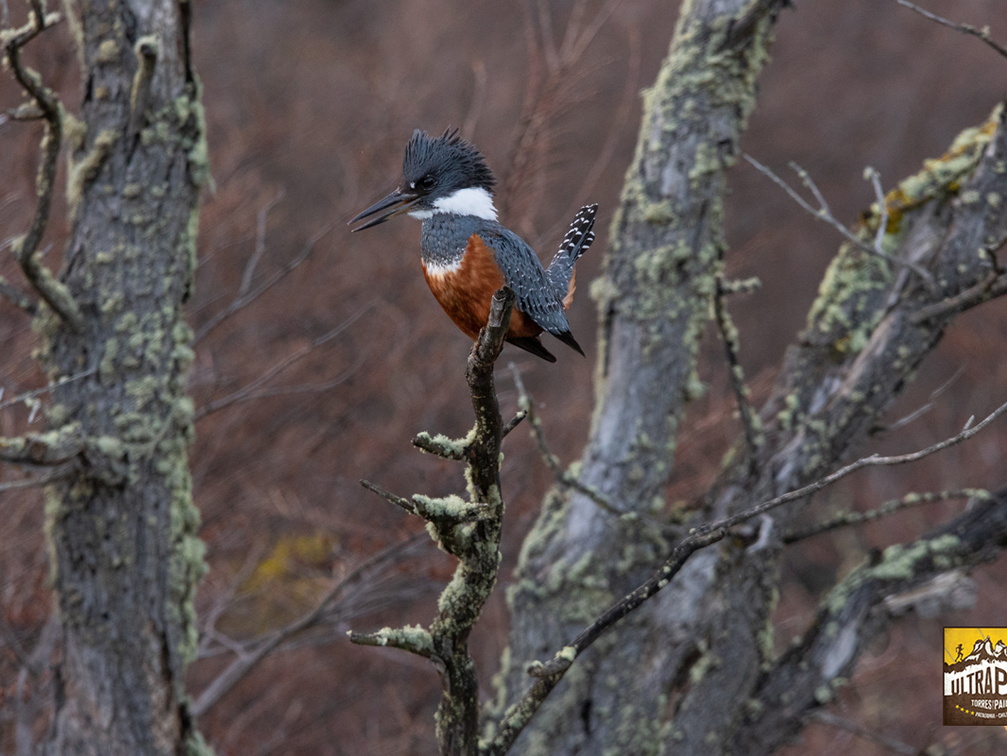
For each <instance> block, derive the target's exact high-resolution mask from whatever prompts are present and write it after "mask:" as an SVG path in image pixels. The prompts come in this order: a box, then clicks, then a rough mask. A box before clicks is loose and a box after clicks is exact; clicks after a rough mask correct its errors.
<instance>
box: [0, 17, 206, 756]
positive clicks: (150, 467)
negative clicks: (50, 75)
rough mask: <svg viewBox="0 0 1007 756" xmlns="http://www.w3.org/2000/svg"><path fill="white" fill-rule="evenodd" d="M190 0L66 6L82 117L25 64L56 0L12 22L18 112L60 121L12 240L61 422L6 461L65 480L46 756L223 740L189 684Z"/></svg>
mask: <svg viewBox="0 0 1007 756" xmlns="http://www.w3.org/2000/svg"><path fill="white" fill-rule="evenodd" d="M50 5H51V3H50ZM183 5H184V3H182V4H180V3H179V2H177V0H120V1H119V2H115V3H78V4H74V3H65V4H64V6H63V10H64V11H65V12H66V13H67V14H69V19H68V23H69V26H70V32H71V33H70V35H68V37H69V38H70V39H72V41H73V43H74V44H76V45H77V46H78V53H79V61H80V73H81V76H82V81H81V84H82V86H81V93H80V97H79V101H80V103H81V105H80V110H79V112H78V113H77V114H72V113H70V112H68V111H67V110H66V109H65V108H64V107H63V105H62V104H61V103H60V102H59V100H58V99H57V98H56V95H55V94H54V93H53V91H52V90H50V89H49V88H48V87H46V86H45V84H44V83H43V82H42V80H41V77H40V76H39V74H38V73H37V72H36V71H33V70H31V69H30V68H28V67H27V66H26V65H25V63H24V60H23V57H22V50H23V47H24V45H25V44H27V43H28V42H29V41H30V40H31V39H32V38H34V37H35V36H37V35H38V34H40V33H42V32H43V31H44V30H45V29H47V28H48V27H50V26H52V24H54V23H56V20H57V16H56V15H55V14H51V13H46V12H45V3H44V2H42V0H29V3H28V6H29V7H28V20H27V23H26V24H25V26H24V27H22V28H20V29H13V30H3V31H2V32H0V45H2V48H3V54H4V57H5V59H6V61H7V63H8V64H9V68H10V71H11V75H12V76H13V77H14V78H15V79H16V80H17V82H18V83H19V84H20V86H21V88H22V89H23V90H24V91H25V92H26V94H27V95H28V98H29V103H28V107H24V108H21V109H20V111H19V114H20V115H23V116H24V117H37V118H39V119H40V120H41V121H42V125H43V129H44V133H43V137H42V142H41V148H40V153H41V154H40V158H39V171H38V174H37V177H36V182H35V189H36V195H37V196H36V207H35V209H34V212H33V215H32V217H31V220H30V223H29V225H28V230H27V232H26V233H25V234H24V235H23V236H21V237H19V238H17V239H16V240H14V242H13V251H14V253H15V255H16V257H17V259H18V262H19V264H20V267H21V269H22V271H23V273H24V275H25V278H26V279H27V281H28V282H29V284H30V285H31V286H32V287H33V288H34V289H35V291H36V292H37V293H38V295H39V297H40V299H41V300H42V302H43V303H44V305H45V306H39V307H38V308H37V310H36V312H35V318H34V321H35V322H34V327H35V330H36V332H37V334H38V339H39V348H38V350H37V355H38V359H39V362H40V366H41V368H42V369H43V371H44V373H45V375H46V376H47V378H48V384H49V385H48V394H49V401H48V402H47V403H46V404H45V406H44V412H45V418H46V421H47V423H48V427H49V428H50V430H49V431H46V432H44V433H39V434H36V435H34V436H26V437H24V438H22V439H7V440H5V441H4V443H3V447H4V448H3V454H2V458H3V459H5V460H10V461H14V462H19V463H28V464H36V465H37V464H46V465H58V467H56V468H53V469H52V472H56V471H57V470H59V471H60V473H61V474H60V475H58V476H56V477H54V478H53V479H52V480H51V482H50V483H49V485H48V486H47V491H46V495H47V497H48V500H47V505H46V517H47V524H46V536H47V538H48V541H49V554H50V559H51V562H52V571H51V574H52V589H53V594H54V597H55V604H56V606H57V611H56V615H57V616H58V618H59V623H60V631H59V654H58V657H59V659H60V667H59V674H58V678H59V680H60V686H59V688H60V695H58V696H55V697H54V701H53V708H52V711H51V716H50V717H49V727H48V728H47V732H46V733H45V735H44V737H45V741H46V742H45V743H44V744H34V745H35V746H37V747H35V748H34V749H33V750H40V751H41V750H44V751H45V752H46V753H50V754H54V755H55V754H74V756H98V755H99V754H100V756H120V755H122V756H132V754H137V753H144V754H163V755H164V756H168V755H169V754H171V755H172V756H174V754H178V753H181V752H188V753H194V754H195V753H199V752H200V751H201V750H202V749H203V747H204V746H203V743H202V739H201V738H200V736H199V733H198V731H197V728H196V725H195V722H194V719H193V717H192V714H191V711H190V709H189V701H188V696H187V694H186V691H185V672H186V668H187V666H188V663H189V662H190V661H191V659H192V658H193V657H194V656H195V652H196V646H197V636H196V623H195V610H194V603H193V598H194V595H195V588H196V583H197V581H198V579H199V577H200V576H201V575H202V573H203V570H204V562H203V547H202V544H201V543H200V541H199V540H198V538H197V537H196V531H197V528H198V524H199V512H198V510H197V509H196V508H195V506H194V504H193V501H192V496H191V480H190V477H189V470H188V450H189V442H190V440H191V438H192V415H193V407H192V402H191V400H190V399H189V398H188V396H187V395H186V386H187V376H186V372H187V368H188V366H189V364H190V362H191V360H192V356H193V354H192V349H191V346H190V345H191V339H192V332H191V330H190V329H189V327H188V325H187V324H186V322H185V319H184V313H183V304H184V302H185V301H186V299H187V298H188V295H189V292H190V290H191V286H192V274H193V271H194V268H195V259H196V233H197V228H198V217H199V210H198V199H199V192H200V187H201V186H202V184H203V183H204V182H205V181H206V180H207V177H208V172H209V171H208V162H207V153H206V142H205V139H204V131H205V128H204V123H203V112H202V109H201V104H200V101H199V96H200V95H199V87H198V83H197V82H196V80H195V77H194V74H193V70H192V64H191V61H190V60H189V44H188V34H189V29H188V24H187V18H188V15H187V13H184V12H180V10H184V8H182V6H183ZM56 42H57V44H58V40H56ZM152 53H156V54H152ZM62 150H65V151H66V153H67V157H68V170H67V184H66V200H67V202H66V204H67V215H68V225H69V227H70V233H69V240H68V242H67V244H66V247H65V248H64V249H63V250H61V252H60V253H59V254H58V255H56V256H55V257H56V258H57V259H58V260H59V261H60V262H61V268H60V269H59V270H58V271H50V270H49V269H48V268H47V267H46V266H44V265H43V264H42V260H41V251H40V245H41V242H42V239H43V235H44V234H45V232H46V226H47V224H48V222H49V219H50V217H49V216H50V211H51V208H52V202H53V194H54V192H55V190H56V187H55V186H54V182H55V180H56V175H57V170H56V169H57V161H58V158H59V155H60V154H61V151H62ZM28 745H32V744H26V747H27V746H28Z"/></svg>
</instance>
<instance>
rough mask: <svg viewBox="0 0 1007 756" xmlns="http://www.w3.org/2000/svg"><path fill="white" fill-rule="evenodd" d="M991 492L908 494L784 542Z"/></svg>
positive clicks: (845, 514)
mask: <svg viewBox="0 0 1007 756" xmlns="http://www.w3.org/2000/svg"><path fill="white" fill-rule="evenodd" d="M989 495H990V494H989V491H985V490H983V489H980V488H962V489H960V490H958V491H936V492H933V491H927V492H924V493H907V494H906V495H905V496H903V497H902V498H900V499H891V500H889V501H886V502H884V503H883V504H881V505H880V506H879V507H877V508H876V509H871V510H868V511H866V512H841V513H839V514H838V515H836V516H835V517H832V518H831V519H828V520H826V521H825V522H820V523H818V524H816V525H812V526H811V527H808V528H805V529H804V530H798V531H794V532H793V533H787V534H786V535H785V536H783V542H784V543H785V544H791V543H796V542H797V541H803V540H804V539H806V538H812V537H814V536H817V535H822V534H823V533H828V532H829V531H832V530H837V529H839V528H845V527H849V526H852V525H860V524H862V523H865V522H871V521H873V520H879V519H881V518H882V517H887V516H888V515H890V514H894V513H895V512H899V511H901V510H903V509H910V508H912V507H919V506H922V505H924V504H932V503H933V502H935V501H950V500H952V499H973V498H974V499H988V498H989Z"/></svg>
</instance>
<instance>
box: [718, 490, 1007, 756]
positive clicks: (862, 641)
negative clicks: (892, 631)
mask: <svg viewBox="0 0 1007 756" xmlns="http://www.w3.org/2000/svg"><path fill="white" fill-rule="evenodd" d="M1005 548H1007V490H1001V491H998V492H997V493H995V494H993V495H992V496H987V497H984V498H980V499H976V500H974V501H973V502H972V506H971V508H969V509H968V510H967V511H966V512H965V513H964V514H961V515H959V516H958V517H957V518H955V519H954V520H952V521H951V522H950V523H948V524H947V525H945V526H943V527H941V528H940V529H938V530H937V531H936V532H934V533H932V534H930V535H927V536H925V537H923V538H920V539H919V540H917V541H914V542H911V543H907V544H897V545H894V546H890V547H889V548H887V549H885V550H884V552H883V553H882V554H881V556H880V558H879V559H877V560H876V561H874V562H872V563H869V564H865V565H863V566H862V567H860V568H859V569H856V570H854V571H853V572H852V573H850V574H849V575H848V576H847V577H846V578H845V579H844V580H843V581H842V582H840V583H838V584H837V585H836V586H835V587H834V588H833V589H832V591H831V592H830V593H829V595H828V596H827V597H826V598H825V600H824V601H823V602H822V605H821V607H820V608H819V610H818V614H817V616H816V617H815V620H814V621H813V622H812V624H811V627H810V628H809V629H808V630H807V631H806V632H804V633H802V635H801V637H800V639H799V640H798V641H797V642H796V643H795V645H794V646H793V647H791V648H790V649H789V650H788V651H787V652H786V653H785V654H783V656H781V657H780V658H779V659H778V660H776V661H775V662H774V663H773V664H772V665H771V666H770V667H769V668H767V669H766V670H765V671H764V672H763V674H762V675H761V676H760V678H759V680H758V681H757V683H756V685H755V687H754V690H753V695H752V698H751V700H750V703H749V705H748V706H746V707H744V709H743V711H744V716H743V717H742V721H741V723H740V726H739V727H738V729H737V730H736V731H735V733H734V734H733V735H732V738H733V742H730V743H728V744H727V750H730V749H731V748H732V747H733V749H734V751H735V752H739V753H740V752H744V753H746V754H752V755H753V756H758V754H770V753H773V752H774V751H775V750H776V749H777V748H778V747H779V745H780V743H783V742H786V741H787V740H789V739H790V738H791V737H792V736H793V735H794V734H795V733H796V732H798V731H799V729H800V728H801V726H802V723H803V721H804V716H805V714H806V713H807V712H809V711H811V710H813V709H816V708H818V707H820V706H824V705H825V704H827V703H829V702H830V701H831V700H832V699H833V697H834V689H835V686H836V684H837V683H839V682H840V681H841V680H844V679H845V678H847V677H848V676H849V675H850V673H851V672H852V670H853V666H854V664H855V663H856V660H857V658H858V657H859V655H860V652H861V651H862V650H863V649H864V648H865V647H866V646H867V645H868V644H870V642H871V640H872V639H873V638H875V637H876V636H877V635H878V634H879V633H881V632H883V631H884V630H885V629H886V628H887V627H888V625H889V623H890V622H891V620H892V618H893V612H892V611H891V610H890V609H889V607H888V604H889V602H890V600H891V599H892V598H894V597H897V596H898V595H900V594H903V593H906V592H909V591H912V590H913V589H915V588H917V587H919V586H921V585H923V584H925V583H927V581H930V580H933V579H935V578H938V577H939V576H941V575H944V574H946V573H948V572H953V571H956V570H969V569H971V568H973V567H975V566H976V565H979V564H982V563H983V562H986V561H989V560H990V559H993V558H995V557H997V556H999V555H1000V554H1001V553H1002V552H1003V550H1004V549H1005Z"/></svg>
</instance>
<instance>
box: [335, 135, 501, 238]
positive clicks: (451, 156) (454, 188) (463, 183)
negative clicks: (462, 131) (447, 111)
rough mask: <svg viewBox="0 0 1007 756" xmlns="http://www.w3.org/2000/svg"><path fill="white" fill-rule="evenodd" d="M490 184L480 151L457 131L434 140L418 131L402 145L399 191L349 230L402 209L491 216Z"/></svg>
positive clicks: (372, 223) (421, 213)
mask: <svg viewBox="0 0 1007 756" xmlns="http://www.w3.org/2000/svg"><path fill="white" fill-rule="evenodd" d="M494 183H496V180H495V179H494V178H493V173H492V171H490V169H489V168H488V167H487V166H486V161H485V160H484V159H483V156H482V153H480V152H479V150H477V149H476V148H475V146H474V145H472V144H471V143H469V142H466V141H465V140H464V139H462V138H461V137H460V136H458V130H457V129H454V130H451V129H448V130H447V131H445V132H444V133H443V134H442V135H441V136H439V137H436V138H434V137H431V136H430V135H429V134H427V133H426V132H425V131H420V130H419V129H416V130H415V131H414V132H413V136H412V138H411V139H410V140H409V144H407V145H406V154H405V156H404V157H403V159H402V181H401V182H400V183H399V187H398V189H396V190H395V191H394V192H392V193H391V194H389V195H388V196H387V197H385V198H384V199H382V200H380V201H379V202H376V203H375V204H373V205H371V206H370V207H369V208H367V209H366V210H364V211H363V212H362V213H360V214H359V215H358V216H357V217H355V218H354V219H353V220H351V221H350V223H356V222H357V221H359V220H363V219H364V218H367V217H368V216H371V215H374V216H376V217H375V218H373V219H372V220H370V221H368V222H367V223H365V224H364V225H362V226H358V227H357V228H355V229H353V230H354V231H362V230H363V229H365V228H371V227H372V226H376V225H378V224H379V223H384V222H385V221H386V220H388V219H389V218H394V217H395V216H396V215H401V214H402V213H409V214H410V215H412V216H413V217H416V218H421V219H423V218H429V217H430V216H432V215H433V214H434V213H438V212H444V213H456V214H459V215H476V216H479V217H481V218H489V219H493V220H495V219H496V210H495V209H494V208H493V184H494Z"/></svg>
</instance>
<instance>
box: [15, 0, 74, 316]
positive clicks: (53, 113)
mask: <svg viewBox="0 0 1007 756" xmlns="http://www.w3.org/2000/svg"><path fill="white" fill-rule="evenodd" d="M58 21H59V14H56V13H48V14H47V13H45V11H44V8H43V5H42V3H41V2H38V1H36V2H32V3H30V4H29V13H28V23H27V24H26V25H25V26H24V27H22V28H20V29H5V30H3V31H2V33H0V41H2V42H3V52H4V60H5V61H6V62H7V63H8V64H9V65H10V69H11V72H12V73H13V74H14V78H15V79H17V81H18V83H19V84H20V85H21V87H22V89H24V91H25V92H26V93H27V94H28V96H29V97H31V98H32V100H33V101H34V103H35V105H37V107H38V112H39V115H40V117H41V118H42V119H43V121H44V123H45V132H44V133H43V135H42V142H41V147H42V155H41V158H40V160H39V167H38V172H37V174H36V176H35V197H36V201H37V204H36V207H35V213H34V215H33V217H32V220H31V224H30V226H29V228H28V231H27V233H25V234H24V235H23V236H20V237H18V238H17V239H15V240H14V242H13V247H14V255H15V257H16V258H17V261H18V264H19V265H20V266H21V270H22V271H23V272H24V275H25V278H27V279H28V282H29V283H30V284H31V285H32V286H33V287H34V289H35V290H36V291H37V292H38V294H39V296H41V297H42V299H44V300H45V302H46V304H48V305H49V306H50V307H51V308H52V309H53V311H55V312H56V313H58V314H59V316H60V317H61V318H63V319H64V320H65V321H66V322H67V323H68V324H70V325H71V326H72V327H74V328H77V329H79V328H80V327H81V325H82V319H81V313H80V308H79V307H78V305H77V302H76V301H75V300H74V298H73V296H71V294H70V291H69V290H68V289H67V287H66V286H65V285H64V284H63V283H62V282H60V281H59V280H58V279H57V278H56V277H55V276H53V274H52V273H51V272H50V271H49V269H48V268H46V267H45V266H44V265H42V261H41V255H40V253H39V244H40V243H41V241H42V236H43V235H44V234H45V230H46V227H47V226H48V224H49V211H50V209H51V207H52V195H53V189H54V183H55V180H56V167H57V161H58V160H59V152H60V148H61V146H62V142H63V109H62V106H61V105H60V102H59V99H58V98H57V97H56V93H55V92H53V91H52V90H51V89H49V87H47V86H46V85H45V84H43V83H42V77H41V76H40V75H39V73H38V72H37V71H35V70H33V69H31V68H29V67H27V66H26V65H25V64H24V61H23V60H22V57H21V53H22V49H23V48H24V46H25V45H26V44H27V43H28V42H30V41H31V40H33V39H34V38H35V37H37V36H38V35H39V34H41V33H42V32H43V31H45V30H46V29H47V28H49V27H51V26H53V25H54V24H56V23H57V22H58Z"/></svg>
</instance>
